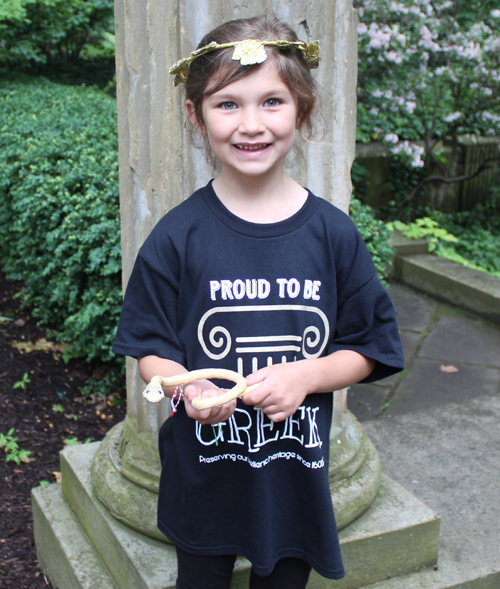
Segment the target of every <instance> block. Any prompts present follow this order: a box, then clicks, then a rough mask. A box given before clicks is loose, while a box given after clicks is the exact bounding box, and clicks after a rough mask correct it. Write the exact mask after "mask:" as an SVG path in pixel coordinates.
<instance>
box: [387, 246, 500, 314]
mask: <svg viewBox="0 0 500 589" xmlns="http://www.w3.org/2000/svg"><path fill="white" fill-rule="evenodd" d="M394 270H395V271H394V276H395V277H396V278H397V279H398V280H400V281H401V282H403V283H404V284H408V285H409V286H412V287H413V288H416V289H417V290H420V291H423V292H426V293H428V294H430V295H432V296H434V297H436V298H438V299H441V300H444V301H446V302H448V303H451V304H453V305H456V306H458V307H461V308H463V309H466V310H467V311H471V312H472V313H475V314H476V315H479V316H480V317H483V318H484V319H486V320H488V321H491V322H493V323H496V324H498V325H500V279H499V278H496V277H494V276H490V275H489V274H486V273H485V272H480V271H479V270H472V269H471V268H466V267H465V266H462V265H461V264H457V263H456V262H452V261H450V260H446V259H444V258H440V257H439V256H435V255H432V254H417V255H403V256H399V255H397V256H396V260H395V269H394Z"/></svg>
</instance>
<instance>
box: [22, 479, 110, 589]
mask: <svg viewBox="0 0 500 589" xmlns="http://www.w3.org/2000/svg"><path fill="white" fill-rule="evenodd" d="M31 496H32V507H33V518H34V535H35V543H36V546H37V553H38V561H39V564H40V568H41V569H42V571H43V572H44V573H45V575H46V576H47V578H48V579H49V580H50V582H51V584H52V587H54V588H56V587H57V588H60V589H97V588H99V589H118V585H116V583H115V582H114V580H113V577H112V576H111V574H110V573H109V571H108V569H107V568H106V566H105V564H104V562H103V561H102V559H101V558H100V556H99V555H98V554H97V552H96V550H95V548H94V546H93V545H92V542H91V541H90V540H89V537H88V536H87V534H86V533H85V531H84V530H83V528H82V527H81V525H80V523H79V522H78V519H77V518H76V516H75V514H74V513H73V511H72V510H71V508H70V506H69V505H68V503H67V501H66V500H65V499H64V496H63V494H62V489H61V485H56V484H54V485H48V486H46V487H36V488H35V489H33V491H32V493H31Z"/></svg>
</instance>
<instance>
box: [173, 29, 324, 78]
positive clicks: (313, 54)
mask: <svg viewBox="0 0 500 589" xmlns="http://www.w3.org/2000/svg"><path fill="white" fill-rule="evenodd" d="M266 45H272V46H273V47H282V48H283V49H287V48H289V47H295V48H296V49H300V50H301V51H303V52H304V57H305V60H306V63H307V65H308V66H309V67H310V68H311V69H314V68H317V67H318V65H319V62H320V61H321V57H320V56H319V41H311V42H310V43H306V42H305V41H259V40H258V39H245V40H244V41H234V42H232V43H221V44H220V45H219V43H216V42H215V41H212V42H211V43H209V44H208V45H205V46H204V47H201V48H200V49H197V50H196V51H193V52H192V53H190V54H189V57H185V58H184V59H180V60H179V61H176V62H175V63H174V65H173V66H172V67H171V68H170V69H169V73H170V74H172V75H174V76H175V78H174V85H175V86H178V85H179V84H182V83H184V82H186V80H187V78H188V72H189V64H190V63H191V62H192V61H194V60H195V59H196V58H197V57H200V56H201V55H205V53H209V52H210V51H216V50H217V49H227V48H228V47H234V51H233V59H235V60H236V61H239V62H240V63H241V65H255V64H257V63H263V62H264V61H266V59H267V54H266V51H265V49H264V47H265V46H266Z"/></svg>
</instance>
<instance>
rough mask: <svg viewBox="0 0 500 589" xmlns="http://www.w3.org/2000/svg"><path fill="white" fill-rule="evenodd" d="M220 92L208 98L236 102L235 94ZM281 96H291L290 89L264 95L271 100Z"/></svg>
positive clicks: (280, 89) (276, 89)
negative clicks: (271, 97)
mask: <svg viewBox="0 0 500 589" xmlns="http://www.w3.org/2000/svg"><path fill="white" fill-rule="evenodd" d="M220 92H221V93H220V94H219V92H216V93H215V94H210V95H209V96H207V97H206V98H213V99H214V100H234V98H235V96H234V94H232V93H230V92H226V93H224V89H222V90H220ZM281 94H290V95H291V94H292V93H291V91H290V90H289V89H288V88H286V89H285V88H279V89H278V88H275V89H273V90H270V91H269V92H266V93H265V94H263V96H265V97H267V98H269V97H270V96H279V95H281Z"/></svg>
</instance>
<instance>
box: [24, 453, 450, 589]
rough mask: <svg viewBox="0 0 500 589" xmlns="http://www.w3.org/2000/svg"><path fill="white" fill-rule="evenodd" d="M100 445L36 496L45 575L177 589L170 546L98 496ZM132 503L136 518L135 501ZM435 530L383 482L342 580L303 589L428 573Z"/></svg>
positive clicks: (238, 588)
mask: <svg viewBox="0 0 500 589" xmlns="http://www.w3.org/2000/svg"><path fill="white" fill-rule="evenodd" d="M99 446H100V443H98V442H96V443H93V444H86V445H83V446H76V447H71V448H67V449H65V450H64V451H63V452H62V453H61V474H62V480H63V483H62V486H61V485H48V486H46V487H37V488H36V489H34V490H33V494H32V502H33V515H34V530H35V542H36V546H37V551H38V555H39V559H40V564H41V567H42V569H43V570H44V572H45V574H46V575H47V576H48V577H49V578H50V580H51V582H52V584H53V586H54V587H57V588H58V589H96V588H99V589H108V588H110V589H111V588H112V589H169V588H174V587H175V579H176V559H175V549H174V548H173V546H171V545H169V544H167V543H165V542H162V541H159V540H155V539H153V538H151V537H148V536H146V535H145V534H142V533H140V532H137V531H136V530H133V529H131V528H130V527H129V526H127V525H125V524H123V523H122V522H120V521H118V520H117V519H116V518H114V517H113V516H112V515H111V514H110V513H109V511H108V510H107V509H106V507H105V506H104V505H103V504H102V502H101V501H100V500H99V499H98V498H97V497H96V495H95V492H94V489H93V487H92V482H91V473H90V471H91V465H92V462H93V461H94V457H95V454H96V451H97V450H98V448H99ZM135 500H136V501H137V509H138V511H140V509H141V503H140V498H136V499H135ZM439 524H440V520H439V519H438V518H437V517H436V515H435V514H434V513H433V512H432V511H431V510H430V509H428V508H427V507H426V506H425V505H424V504H423V503H422V502H420V501H419V500H417V499H416V498H415V497H413V496H412V495H411V494H410V493H408V492H407V491H406V490H405V489H403V488H402V487H401V486H399V485H398V484H396V483H395V482H394V481H392V480H391V479H389V478H388V477H385V476H383V477H382V483H381V486H380V489H379V492H378V494H377V496H376V498H375V500H374V501H373V503H372V505H371V506H370V507H369V508H368V510H367V511H365V513H364V514H363V515H361V516H360V517H359V518H358V519H356V520H355V521H354V522H353V523H352V524H350V525H349V526H347V527H346V528H344V530H342V531H341V532H340V539H341V547H342V555H343V558H344V565H345V568H346V571H347V576H346V577H345V578H344V579H342V580H341V581H330V580H328V579H324V578H323V577H320V576H319V575H317V574H316V573H314V572H313V574H312V575H311V580H310V582H309V584H308V588H309V589H329V588H332V589H333V588H335V589H355V588H358V587H365V586H368V585H370V584H372V583H375V582H378V581H384V580H386V579H389V578H391V577H397V576H399V575H404V574H408V573H413V572H414V571H416V570H418V569H422V568H426V567H432V566H433V565H435V563H436V562H437V552H438V541H439ZM249 571H250V563H249V562H248V561H247V560H245V559H244V558H238V561H237V564H236V568H235V573H234V578H233V584H232V586H231V589H244V588H246V587H248V576H249ZM413 576H414V575H412V577H413ZM384 584H385V583H382V584H381V585H377V588H378V587H379V586H380V587H381V588H382V587H383V586H384ZM418 586H419V585H415V587H418ZM412 587H413V585H412ZM442 587H445V585H443V586H442ZM436 589H437V587H436Z"/></svg>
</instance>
